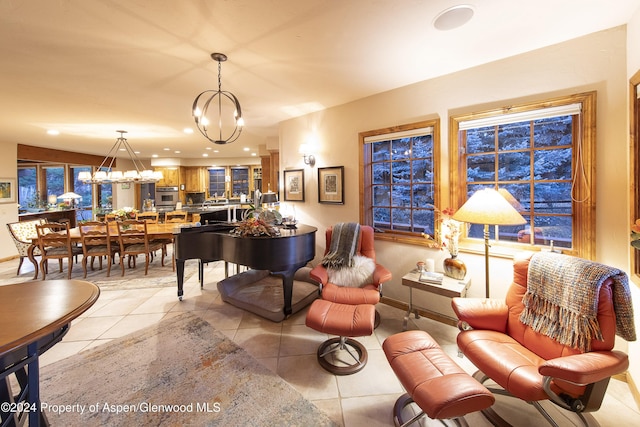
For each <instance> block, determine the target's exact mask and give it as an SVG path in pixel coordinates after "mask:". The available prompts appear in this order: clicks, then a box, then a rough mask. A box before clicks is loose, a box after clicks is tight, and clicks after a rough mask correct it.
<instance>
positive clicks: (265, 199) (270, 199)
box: [260, 191, 278, 203]
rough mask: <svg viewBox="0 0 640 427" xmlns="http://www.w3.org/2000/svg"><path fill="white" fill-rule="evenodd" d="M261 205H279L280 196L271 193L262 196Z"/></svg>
mask: <svg viewBox="0 0 640 427" xmlns="http://www.w3.org/2000/svg"><path fill="white" fill-rule="evenodd" d="M260 203H278V195H277V194H276V193H273V192H271V191H268V192H266V193H263V194H262V197H261V198H260Z"/></svg>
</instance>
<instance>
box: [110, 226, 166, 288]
mask: <svg viewBox="0 0 640 427" xmlns="http://www.w3.org/2000/svg"><path fill="white" fill-rule="evenodd" d="M117 224H118V241H119V243H120V266H121V267H122V275H123V276H124V258H125V257H126V256H128V257H127V264H128V266H129V268H131V266H132V262H133V266H134V267H135V262H136V256H138V255H144V257H145V262H144V274H145V276H146V275H147V273H148V271H149V263H150V260H151V259H152V256H153V252H155V251H157V250H160V251H161V253H162V255H161V264H162V266H163V267H164V251H163V248H162V243H161V242H160V241H155V240H151V239H150V238H149V234H148V233H147V223H146V222H145V221H141V220H138V219H128V220H125V221H118V222H117Z"/></svg>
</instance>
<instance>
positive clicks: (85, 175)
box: [78, 130, 162, 184]
mask: <svg viewBox="0 0 640 427" xmlns="http://www.w3.org/2000/svg"><path fill="white" fill-rule="evenodd" d="M116 132H120V136H119V137H118V138H117V139H116V142H115V144H113V146H112V147H111V150H109V153H108V154H107V157H105V158H104V160H103V161H102V163H101V164H100V166H99V167H98V169H96V171H95V172H94V173H93V174H91V173H90V172H87V171H82V172H80V173H79V174H78V180H79V181H81V182H83V183H85V184H111V183H120V182H133V183H136V182H137V183H145V182H158V181H159V180H161V179H162V172H159V171H158V172H154V171H152V170H150V169H145V168H144V165H143V164H142V162H141V161H140V159H139V158H138V156H137V155H136V153H135V152H134V151H133V149H132V148H131V145H129V143H128V142H127V139H126V138H125V137H124V136H123V135H124V134H125V133H127V131H126V130H117V131H116ZM118 151H126V152H127V154H129V158H130V159H131V162H132V163H133V167H135V170H133V169H132V170H128V171H125V172H122V171H115V170H113V165H114V163H115V161H116V154H118Z"/></svg>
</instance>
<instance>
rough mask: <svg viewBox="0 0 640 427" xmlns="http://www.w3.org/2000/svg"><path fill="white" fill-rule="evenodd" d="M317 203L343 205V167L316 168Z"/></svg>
mask: <svg viewBox="0 0 640 427" xmlns="http://www.w3.org/2000/svg"><path fill="white" fill-rule="evenodd" d="M318 202H319V203H334V204H338V205H342V204H344V166H334V167H329V168H318Z"/></svg>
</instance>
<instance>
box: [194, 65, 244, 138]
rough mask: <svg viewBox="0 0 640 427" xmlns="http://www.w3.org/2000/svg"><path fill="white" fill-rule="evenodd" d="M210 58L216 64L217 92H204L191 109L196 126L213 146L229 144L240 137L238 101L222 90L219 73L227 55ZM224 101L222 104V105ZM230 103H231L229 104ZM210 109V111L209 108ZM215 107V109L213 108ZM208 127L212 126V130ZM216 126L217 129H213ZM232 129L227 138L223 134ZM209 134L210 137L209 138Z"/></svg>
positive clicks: (240, 125)
mask: <svg viewBox="0 0 640 427" xmlns="http://www.w3.org/2000/svg"><path fill="white" fill-rule="evenodd" d="M211 58H213V60H214V61H217V62H218V90H213V89H210V90H205V91H204V92H202V93H200V95H198V96H197V97H196V99H195V100H194V101H193V108H192V109H191V111H192V115H193V118H194V120H195V121H196V126H197V127H198V130H199V131H200V133H201V134H202V135H204V137H205V138H207V139H208V140H209V141H211V142H213V143H214V144H229V143H231V142H233V141H235V140H236V139H238V137H239V136H240V134H241V133H242V127H243V126H244V119H243V118H242V109H241V108H240V101H238V98H236V96H235V95H234V94H232V93H231V92H227V91H223V90H222V79H221V76H220V72H221V69H222V63H223V62H224V61H226V60H227V55H225V54H223V53H212V54H211ZM223 101H224V103H223ZM228 101H230V102H231V103H230V104H229V102H228ZM210 106H211V107H212V108H211V109H210V108H209V107H210ZM215 107H217V108H215ZM223 117H224V121H225V122H226V129H225V130H223V127H225V126H223ZM209 125H211V126H214V127H213V129H211V128H210V127H209ZM216 125H217V127H215V126H216ZM232 127H233V132H231V134H230V135H229V136H227V137H225V136H223V132H224V131H226V132H229V130H230V129H231V128H232ZM209 133H211V136H209Z"/></svg>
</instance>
